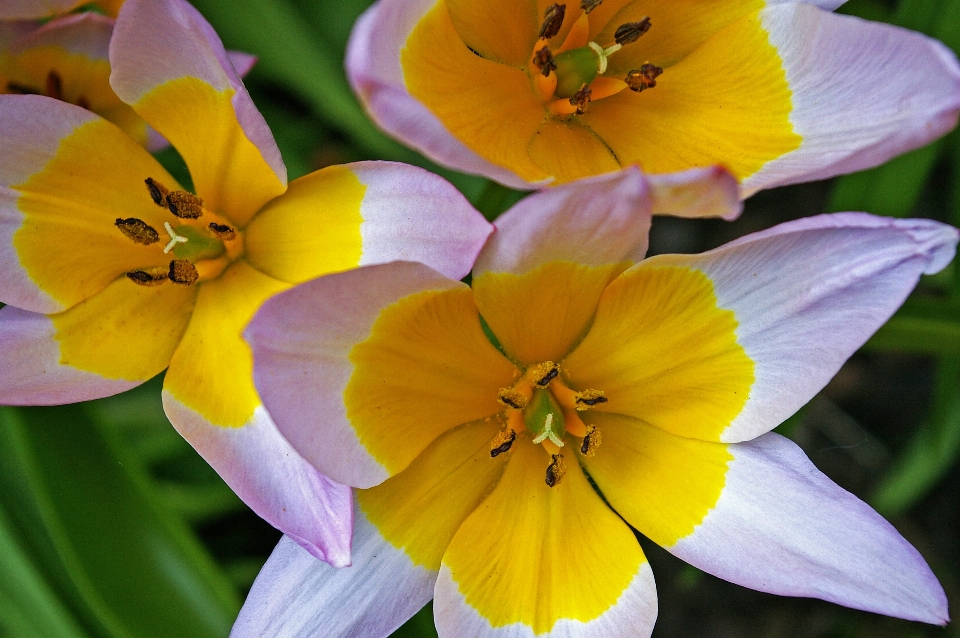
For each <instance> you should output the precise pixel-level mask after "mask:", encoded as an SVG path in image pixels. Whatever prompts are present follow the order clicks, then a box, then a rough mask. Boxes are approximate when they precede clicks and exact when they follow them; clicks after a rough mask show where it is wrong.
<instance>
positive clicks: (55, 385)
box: [0, 306, 142, 405]
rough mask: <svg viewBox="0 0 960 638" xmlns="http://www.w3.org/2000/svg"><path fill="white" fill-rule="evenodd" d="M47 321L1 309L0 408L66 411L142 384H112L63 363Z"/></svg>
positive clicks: (43, 317) (125, 382) (31, 314)
mask: <svg viewBox="0 0 960 638" xmlns="http://www.w3.org/2000/svg"><path fill="white" fill-rule="evenodd" d="M55 337H56V329H55V328H54V325H53V322H52V321H51V320H50V318H49V317H47V316H46V315H41V314H37V313H33V312H28V311H26V310H21V309H20V308H14V307H13V306H5V307H4V308H0V361H2V362H3V364H2V365H0V405H62V404H64V403H76V402H78V401H89V400H91V399H99V398H101V397H107V396H112V395H114V394H119V393H121V392H124V391H126V390H129V389H130V388H133V387H136V386H138V385H140V383H142V382H141V381H125V380H122V379H108V378H105V377H102V376H100V375H98V374H94V373H92V372H87V371H84V370H78V369H77V368H73V367H70V366H67V365H63V364H62V363H60V359H61V356H60V347H59V345H58V342H57V340H56V338H55Z"/></svg>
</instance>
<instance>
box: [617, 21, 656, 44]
mask: <svg viewBox="0 0 960 638" xmlns="http://www.w3.org/2000/svg"><path fill="white" fill-rule="evenodd" d="M650 26H651V24H650V18H644V19H642V20H639V21H637V22H627V23H626V24H621V25H620V26H619V27H617V30H616V31H615V32H614V34H613V39H614V41H615V42H616V43H617V44H619V45H620V46H624V45H627V44H630V43H631V42H636V41H637V40H639V39H640V36H642V35H643V34H644V33H646V32H647V31H649V30H650Z"/></svg>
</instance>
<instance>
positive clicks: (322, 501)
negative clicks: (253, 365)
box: [163, 392, 353, 567]
mask: <svg viewBox="0 0 960 638" xmlns="http://www.w3.org/2000/svg"><path fill="white" fill-rule="evenodd" d="M163 408H164V411H165V412H166V413H167V417H168V418H169V419H170V422H171V423H173V425H174V427H176V428H177V431H178V432H180V434H181V435H183V438H185V439H186V440H187V441H189V442H190V444H191V445H192V446H193V447H194V448H196V450H197V452H199V453H200V455H201V456H202V457H203V458H204V459H205V460H206V461H207V463H209V464H210V465H211V466H212V467H213V469H215V470H216V471H217V473H218V474H219V475H220V476H221V477H222V478H223V480H224V481H225V482H226V483H227V485H229V486H230V488H231V489H232V490H233V491H234V492H236V493H237V496H239V497H240V498H241V500H243V502H244V503H246V504H247V505H249V506H250V508H251V509H252V510H253V511H254V512H256V513H257V514H258V515H259V516H260V517H261V518H263V519H264V520H266V521H267V522H268V523H270V524H271V525H273V526H274V527H276V528H277V529H279V530H281V531H282V532H284V533H285V534H286V535H287V538H292V539H293V540H295V541H296V542H297V543H298V544H300V545H301V546H302V547H304V548H305V549H306V550H307V551H308V552H310V554H311V555H312V556H315V557H316V558H319V559H320V560H324V561H327V562H328V563H330V564H331V565H333V566H334V567H343V566H344V565H349V564H350V536H351V533H352V530H353V525H352V522H353V521H352V518H353V517H352V499H351V496H350V488H348V487H346V486H344V485H340V484H339V483H334V482H333V481H331V480H330V479H328V478H327V477H326V476H324V475H323V474H321V473H320V472H319V471H317V470H316V469H315V468H314V467H313V466H312V465H310V464H309V463H307V462H306V461H305V460H304V459H303V457H301V456H300V455H299V454H297V452H296V451H295V450H294V449H293V448H292V447H291V446H290V444H289V443H288V442H287V440H286V439H284V438H283V437H282V436H281V435H280V432H279V431H278V430H277V427H276V426H275V425H274V424H273V421H271V420H270V415H268V414H267V412H266V410H264V408H263V407H257V408H256V409H255V410H254V412H253V416H251V418H250V420H249V421H247V422H246V423H245V424H244V425H243V426H242V427H238V428H228V427H222V426H219V425H215V424H213V423H210V421H209V420H207V419H206V418H204V417H203V416H202V415H201V414H200V413H198V412H196V411H194V410H192V409H190V408H188V407H187V406H185V405H184V404H183V403H181V402H180V401H178V400H177V399H176V398H174V396H173V395H172V394H171V393H169V392H164V393H163Z"/></svg>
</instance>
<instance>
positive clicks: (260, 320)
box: [244, 262, 463, 487]
mask: <svg viewBox="0 0 960 638" xmlns="http://www.w3.org/2000/svg"><path fill="white" fill-rule="evenodd" d="M461 286H463V284H461V283H459V282H458V281H455V280H452V279H448V278H446V277H444V276H443V275H441V274H439V273H437V272H436V271H434V270H431V269H430V268H428V267H426V266H424V265H422V264H417V263H409V262H394V263H391V264H385V265H379V266H366V267H364V268H359V269H357V270H351V271H347V272H344V273H340V274H336V275H330V276H327V277H320V278H319V279H314V280H313V281H310V282H307V283H305V284H302V285H300V286H297V287H295V288H293V289H291V290H288V291H286V292H283V293H280V294H279V295H276V296H275V297H273V298H271V299H270V300H268V301H267V302H266V303H265V304H264V305H263V307H262V308H261V309H260V310H259V311H258V312H257V314H256V316H255V317H254V318H253V321H251V322H250V325H249V326H248V327H247V331H246V333H245V335H244V336H245V337H246V339H247V341H248V342H249V344H250V347H251V349H252V351H253V359H254V375H253V376H254V380H255V382H256V386H257V391H258V392H259V393H260V397H261V399H262V400H263V403H264V405H265V406H266V407H267V409H268V410H269V411H270V414H272V415H273V418H274V420H275V421H276V423H277V425H278V427H279V428H280V431H281V432H282V433H283V435H284V436H285V437H286V438H287V439H288V440H289V441H290V442H291V443H292V444H293V447H294V448H296V449H297V450H298V451H299V452H300V453H301V454H302V455H303V456H304V457H305V458H306V459H307V460H308V461H310V463H312V464H313V465H314V466H316V467H318V468H321V469H322V470H323V471H324V472H325V473H326V474H327V475H328V476H330V477H331V478H333V479H334V480H336V481H339V482H341V483H344V484H346V485H352V486H354V487H372V486H374V485H378V484H379V483H381V482H383V481H384V480H385V479H387V478H388V476H389V473H388V472H387V469H386V468H385V467H383V466H382V465H381V464H380V463H379V462H378V461H377V460H376V459H375V458H373V456H371V454H370V453H369V452H368V451H367V449H366V448H365V447H364V446H363V444H361V443H360V441H359V439H358V437H357V434H356V431H355V430H354V429H353V427H352V426H351V424H350V422H349V421H348V420H347V416H346V406H345V405H344V399H343V393H344V389H345V388H346V385H347V382H348V381H349V379H350V376H351V374H352V373H353V370H354V364H353V362H352V361H351V360H350V352H351V350H352V348H353V346H354V345H356V344H357V343H360V342H362V341H364V340H366V339H367V338H368V336H369V335H370V330H371V328H372V326H373V323H374V321H376V319H377V317H378V316H379V315H380V312H381V311H382V310H383V309H384V308H386V307H387V306H389V305H390V304H392V303H394V302H396V301H398V300H400V299H402V298H404V297H406V296H408V295H411V294H414V293H417V292H421V291H426V290H451V289H454V288H458V287H461Z"/></svg>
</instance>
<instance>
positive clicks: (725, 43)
mask: <svg viewBox="0 0 960 638" xmlns="http://www.w3.org/2000/svg"><path fill="white" fill-rule="evenodd" d="M840 4H842V2H840V1H838V0H817V1H816V2H787V1H783V0H766V1H764V0H754V1H751V2H740V1H737V2H730V1H727V0H723V1H720V0H717V1H714V2H708V3H703V2H690V1H688V0H655V1H642V2H641V1H640V0H580V2H579V3H576V2H574V1H573V0H567V1H566V2H557V3H550V2H546V1H538V2H516V1H515V0H490V1H488V2H476V1H474V0H379V1H378V2H377V3H376V4H375V5H374V6H373V7H371V8H370V9H369V10H368V12H367V13H366V14H364V15H363V17H362V18H361V19H360V20H359V21H358V23H357V25H356V26H355V28H354V32H353V35H352V38H351V42H350V46H349V49H348V56H347V71H348V75H349V77H350V80H351V83H352V85H353V88H354V90H355V91H356V93H357V95H358V96H359V97H360V99H361V100H362V101H363V103H364V105H365V106H366V108H367V111H368V112H369V113H370V115H371V117H373V118H374V120H376V122H377V123H378V124H379V125H380V126H381V127H382V128H383V129H384V130H385V131H386V132H387V133H389V134H390V135H392V136H394V137H396V138H397V139H398V140H400V141H401V142H403V143H405V144H407V145H409V146H412V147H413V148H415V149H417V150H419V151H420V152H422V153H423V154H425V155H426V156H428V157H430V158H431V159H433V160H435V161H437V162H439V163H441V164H444V165H447V166H450V167H453V168H455V169H457V170H460V171H463V172H468V173H475V174H479V175H484V176H486V177H489V178H490V179H493V180H497V181H499V182H501V183H503V184H506V185H507V186H511V187H514V188H520V189H529V188H533V187H537V186H541V185H544V184H560V183H565V182H570V181H572V180H576V179H579V178H582V177H586V176H590V175H598V174H602V173H608V172H611V171H616V170H619V169H620V168H621V167H625V166H629V165H633V164H637V165H639V166H640V167H641V168H642V169H643V170H644V171H646V172H647V173H651V174H662V173H669V172H674V171H683V170H688V169H691V168H697V167H700V168H702V167H704V166H707V165H713V164H722V165H724V166H726V167H727V168H728V169H729V170H730V171H731V172H732V173H733V174H734V175H736V177H737V179H738V180H739V181H740V183H741V192H742V195H743V196H749V195H750V194H752V193H754V192H756V191H757V190H760V189H765V188H771V187H774V186H779V185H782V184H790V183H795V182H802V181H810V180H817V179H823V178H826V177H831V176H833V175H838V174H841V173H848V172H852V171H857V170H861V169H864V168H868V167H871V166H875V165H878V164H881V163H883V162H885V161H887V160H888V159H890V158H891V157H893V156H895V155H898V154H900V153H903V152H906V151H908V150H910V149H913V148H916V147H918V146H922V145H924V144H926V143H927V142H930V141H931V140H934V139H936V138H937V137H939V136H941V135H943V134H944V133H945V132H947V131H949V130H950V129H952V128H953V127H954V125H955V124H956V121H957V112H958V109H960V67H958V65H957V60H956V58H955V56H954V55H953V53H952V52H951V51H950V50H949V49H947V48H946V47H945V46H943V45H942V44H940V43H939V42H936V41H934V40H931V39H930V38H927V37H925V36H922V35H920V34H917V33H912V32H910V31H906V30H904V29H900V28H896V27H893V26H890V25H885V24H878V23H872V22H866V21H863V20H860V19H857V18H853V17H849V16H842V15H836V14H834V13H831V11H830V10H832V9H835V8H836V7H837V6H839V5H840Z"/></svg>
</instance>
